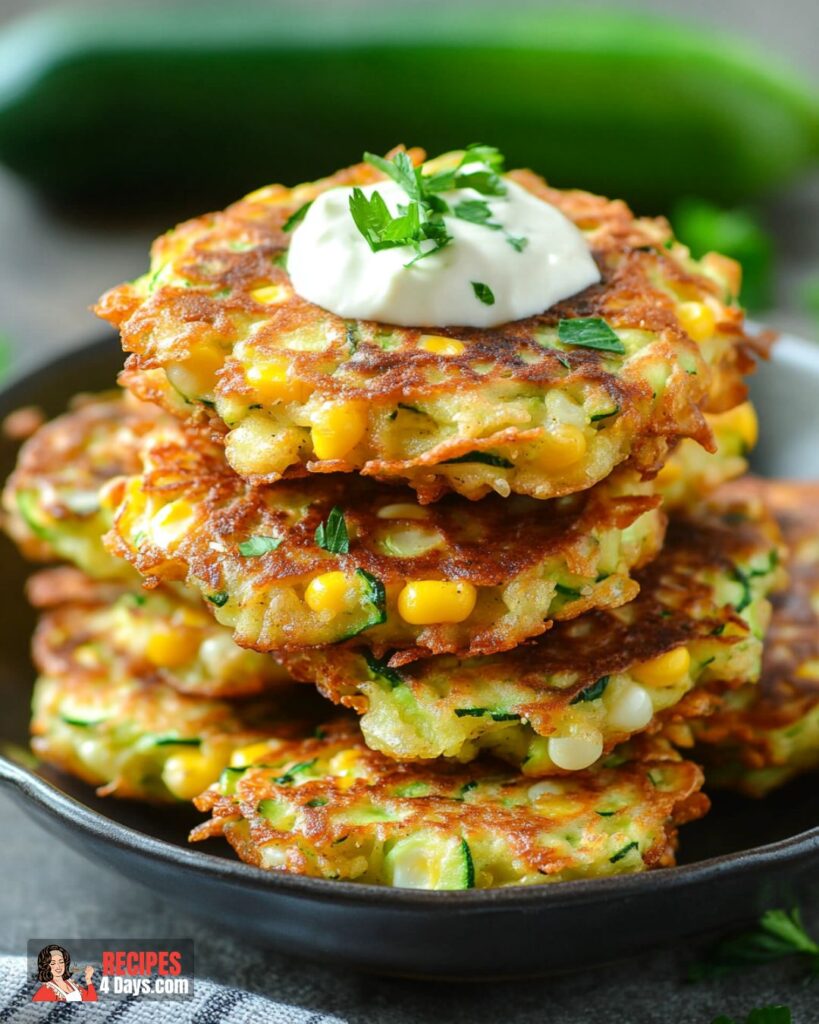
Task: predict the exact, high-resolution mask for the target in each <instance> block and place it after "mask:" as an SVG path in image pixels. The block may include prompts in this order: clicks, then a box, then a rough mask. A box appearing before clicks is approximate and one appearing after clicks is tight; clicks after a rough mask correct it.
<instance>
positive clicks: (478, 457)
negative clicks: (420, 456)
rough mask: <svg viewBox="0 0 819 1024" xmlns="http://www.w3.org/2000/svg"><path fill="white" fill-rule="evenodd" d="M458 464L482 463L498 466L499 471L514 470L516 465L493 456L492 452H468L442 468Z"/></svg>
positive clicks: (446, 462) (444, 464)
mask: <svg viewBox="0 0 819 1024" xmlns="http://www.w3.org/2000/svg"><path fill="white" fill-rule="evenodd" d="M458 462H482V463H483V464H484V465H485V466H497V467H498V469H512V467H513V465H514V463H512V462H510V461H509V459H505V458H504V457H503V456H502V455H493V454H492V453H491V452H467V453H466V455H458V456H457V457H456V458H454V459H446V460H445V461H444V462H442V463H441V465H442V466H454V465H455V464H456V463H458Z"/></svg>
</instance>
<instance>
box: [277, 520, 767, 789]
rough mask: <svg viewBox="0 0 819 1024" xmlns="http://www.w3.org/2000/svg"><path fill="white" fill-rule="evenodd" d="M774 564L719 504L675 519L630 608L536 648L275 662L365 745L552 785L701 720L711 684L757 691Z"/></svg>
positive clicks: (761, 524)
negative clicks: (496, 766)
mask: <svg viewBox="0 0 819 1024" xmlns="http://www.w3.org/2000/svg"><path fill="white" fill-rule="evenodd" d="M778 561H779V532H778V529H777V527H776V524H775V523H774V521H773V520H772V519H771V518H770V516H768V515H767V514H766V513H765V512H764V510H763V509H761V508H760V507H759V506H758V505H757V503H755V502H751V503H748V504H745V503H743V502H735V501H733V500H727V501H717V502H715V503H714V505H713V507H712V508H710V509H709V508H705V507H701V508H700V509H699V511H698V512H697V513H696V514H693V515H691V516H688V517H685V516H681V515H680V516H677V517H675V518H672V521H671V525H670V527H669V532H668V536H667V539H666V544H665V547H664V548H663V551H662V553H661V554H660V555H659V557H658V558H657V559H656V560H655V561H653V562H652V563H651V564H650V565H648V566H647V567H646V568H644V569H642V570H641V571H640V572H639V573H637V575H636V579H637V581H638V582H639V584H640V593H639V596H638V597H637V598H636V599H635V600H634V601H632V602H630V603H629V604H626V605H623V606H622V607H619V608H615V609H611V608H609V609H594V610H591V611H588V612H586V613H585V614H584V615H582V616H581V617H580V618H578V619H575V620H574V621H572V622H562V623H559V624H557V625H556V626H555V627H554V629H552V630H551V631H550V632H549V633H547V634H546V635H545V636H544V637H542V638H541V639H540V640H538V641H537V642H535V643H533V644H530V645H526V646H521V647H518V648H516V649H515V650H512V651H507V652H505V653H503V654H498V655H495V656H492V657H476V658H469V659H466V660H461V661H458V660H457V659H455V658H453V657H435V658H427V659H424V660H421V661H417V662H414V663H413V664H411V665H408V666H404V667H403V668H400V669H396V668H393V667H390V665H389V664H388V663H387V660H386V659H379V658H378V657H376V656H375V655H374V654H373V653H372V651H371V650H369V649H367V648H358V649H348V650H339V649H337V648H326V649H324V650H318V651H304V652H295V653H286V654H283V655H281V659H282V661H283V664H284V665H285V666H286V667H287V668H288V669H289V670H290V671H291V673H292V674H293V675H294V676H295V677H296V678H298V679H302V680H304V681H307V682H309V681H315V682H316V683H317V685H318V687H319V689H320V690H321V692H322V693H323V694H324V695H325V696H326V697H328V698H329V699H330V700H332V701H334V702H335V703H339V704H343V705H345V706H347V707H350V708H353V709H354V710H355V711H356V712H357V713H358V714H360V715H362V716H363V718H362V723H361V724H362V730H363V733H364V736H365V739H366V741H367V743H368V744H369V745H370V746H371V747H373V748H375V749H377V750H380V751H382V752H383V753H384V754H387V755H389V756H391V757H394V758H397V759H403V758H408V759H423V758H434V757H440V756H446V757H453V758H457V759H459V760H463V761H467V760H471V759H472V758H474V757H475V756H477V755H478V754H479V753H480V751H482V750H487V749H488V750H491V751H492V752H493V753H495V754H496V755H498V756H500V757H502V758H504V759H505V760H508V761H510V762H511V763H513V764H515V765H518V766H519V767H520V770H521V771H522V772H524V774H526V775H531V776H540V775H553V774H555V773H557V772H560V771H564V770H565V771H572V770H577V769H581V768H586V767H587V766H588V765H590V764H592V763H594V762H595V761H597V760H598V759H599V758H600V756H601V755H604V754H607V753H608V752H609V751H610V750H611V749H612V748H613V747H614V746H615V745H616V744H618V743H621V742H623V741H624V740H625V739H627V738H628V737H629V736H630V735H632V734H634V733H637V732H641V731H642V730H644V729H656V728H658V727H659V726H660V725H665V724H667V723H668V722H669V720H673V719H679V718H687V717H690V716H692V715H702V714H705V713H707V711H708V710H709V709H710V707H711V706H712V704H713V701H714V699H715V698H714V697H713V696H712V694H711V693H710V692H709V688H713V686H714V684H716V683H717V682H719V684H720V686H721V687H723V688H724V687H738V686H741V685H742V684H744V683H749V682H754V681H755V680H756V678H757V676H758V675H759V670H760V661H761V654H762V637H763V635H764V632H765V628H766V626H767V623H768V618H769V614H770V605H769V603H768V601H767V599H766V598H767V595H768V594H769V592H770V591H771V589H772V588H773V587H774V585H775V584H776V583H777V582H778V579H779V572H778V568H777V566H778ZM566 596H567V597H568V596H570V595H566Z"/></svg>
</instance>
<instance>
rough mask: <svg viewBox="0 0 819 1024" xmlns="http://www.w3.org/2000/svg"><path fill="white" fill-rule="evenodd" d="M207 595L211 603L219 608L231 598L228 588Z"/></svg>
mask: <svg viewBox="0 0 819 1024" xmlns="http://www.w3.org/2000/svg"><path fill="white" fill-rule="evenodd" d="M206 596H207V600H208V601H210V603H211V604H215V605H216V607H217V608H222V607H224V605H226V604H227V603H228V600H229V599H230V594H228V592H227V591H226V590H217V592H216V593H215V594H208V595H206Z"/></svg>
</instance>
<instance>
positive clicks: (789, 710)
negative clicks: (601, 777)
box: [695, 480, 819, 797]
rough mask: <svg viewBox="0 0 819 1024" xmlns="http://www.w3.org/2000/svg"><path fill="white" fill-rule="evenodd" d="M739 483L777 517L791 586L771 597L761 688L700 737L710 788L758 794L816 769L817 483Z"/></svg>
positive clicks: (745, 694) (725, 710)
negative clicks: (769, 624) (770, 615)
mask: <svg viewBox="0 0 819 1024" xmlns="http://www.w3.org/2000/svg"><path fill="white" fill-rule="evenodd" d="M739 486H742V487H743V488H744V489H746V490H747V491H748V492H750V493H754V492H756V493H757V494H758V495H759V496H760V497H761V498H762V499H763V500H764V501H766V502H767V503H768V504H769V505H770V507H771V508H772V510H773V511H774V512H775V514H776V516H777V518H778V519H779V522H780V524H781V527H782V532H783V534H784V537H785V543H786V546H787V549H788V557H787V563H786V568H787V572H788V576H789V579H790V582H789V585H788V587H787V589H785V590H783V591H781V592H780V593H778V594H776V595H774V597H773V617H772V620H771V626H770V630H769V633H768V638H767V641H766V644H765V655H764V658H763V666H762V675H761V678H760V681H759V685H758V686H756V687H747V688H742V689H741V690H737V691H732V692H730V693H725V694H724V695H723V697H722V704H721V707H719V708H718V710H717V711H716V713H715V714H714V715H713V717H712V718H708V719H704V720H703V721H702V722H699V723H697V724H696V727H695V735H696V737H697V740H698V741H699V747H698V750H697V754H698V756H700V757H702V759H703V760H704V762H705V764H706V768H707V772H708V780H709V783H711V784H712V785H714V786H724V787H728V788H730V789H737V790H740V791H741V792H743V793H746V794H748V795H749V796H756V797H761V796H765V795H766V794H767V793H769V792H770V791H771V790H773V789H775V788H776V787H777V786H781V785H782V784H783V783H785V782H787V781H788V780H789V779H791V778H793V777H794V776H796V775H799V774H801V773H803V772H806V771H810V770H812V769H815V768H817V767H819V485H817V484H805V483H773V482H769V481H750V480H749V481H747V482H746V481H741V482H740V485H739Z"/></svg>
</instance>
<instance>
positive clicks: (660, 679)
mask: <svg viewBox="0 0 819 1024" xmlns="http://www.w3.org/2000/svg"><path fill="white" fill-rule="evenodd" d="M690 666H691V655H690V654H689V653H688V649H687V648H686V647H675V648H674V650H673V651H666V652H665V654H661V655H659V657H657V658H652V659H651V661H644V662H643V663H642V665H635V666H634V667H633V668H632V670H631V674H632V675H633V676H634V678H635V679H637V680H638V681H639V682H641V683H645V684H646V686H663V685H671V684H673V683H678V682H679V681H680V680H681V679H682V678H683V677H684V676H685V675H686V673H687V672H688V669H689V667H690Z"/></svg>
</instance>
